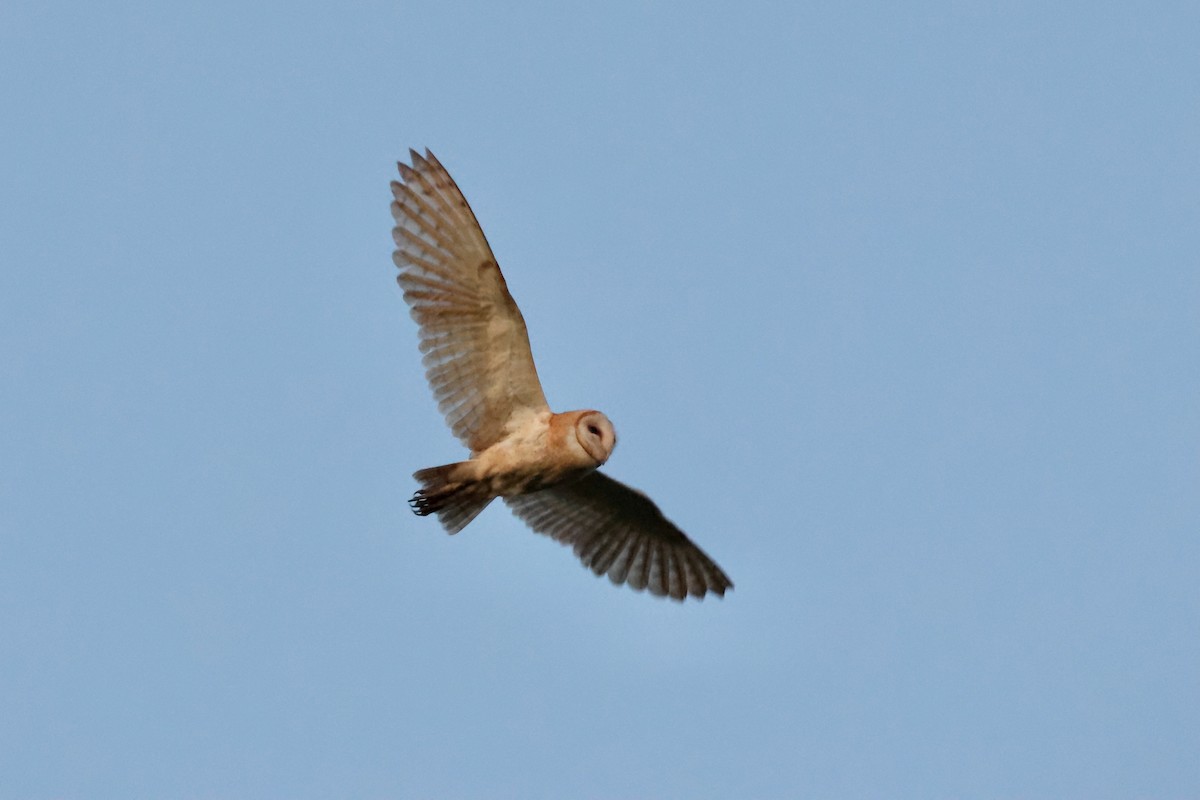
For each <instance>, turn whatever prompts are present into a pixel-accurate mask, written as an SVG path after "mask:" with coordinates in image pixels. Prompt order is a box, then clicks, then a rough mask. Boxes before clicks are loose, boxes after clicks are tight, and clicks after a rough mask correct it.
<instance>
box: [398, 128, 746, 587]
mask: <svg viewBox="0 0 1200 800" xmlns="http://www.w3.org/2000/svg"><path fill="white" fill-rule="evenodd" d="M410 154H411V156H412V159H411V160H412V166H409V165H407V164H404V163H400V164H399V165H398V166H399V169H400V177H401V180H400V181H393V182H392V196H393V198H394V200H393V202H392V216H393V217H394V218H395V220H396V227H395V228H394V229H393V230H392V235H393V237H394V238H395V240H396V251H395V253H394V256H393V260H394V261H395V262H396V266H397V267H399V269H400V274H399V276H398V277H397V281H398V282H399V284H400V288H401V289H403V291H404V299H405V301H406V302H407V303H408V305H409V308H410V311H411V313H412V317H413V319H414V320H416V322H417V325H418V326H419V327H420V347H421V351H422V352H423V353H424V354H425V356H424V359H423V363H424V365H425V368H426V371H425V376H426V378H427V379H428V381H429V386H430V388H432V389H433V395H434V398H435V399H436V400H437V403H438V408H439V409H440V410H441V412H442V413H443V414H444V415H445V418H446V423H447V424H448V425H449V426H450V430H451V431H453V433H454V435H455V436H457V437H458V438H459V439H460V440H461V441H462V442H463V444H465V445H466V446H467V447H468V448H470V450H471V456H470V458H469V459H468V460H466V461H460V462H458V463H456V464H446V465H444V466H440V467H430V468H428V469H422V470H418V471H417V472H416V473H415V474H414V475H413V477H414V478H415V479H416V480H417V481H418V482H419V483H420V484H421V488H420V489H418V490H417V492H416V494H415V495H413V498H412V500H410V501H409V504H410V505H411V507H412V510H413V511H414V512H415V513H416V514H418V515H420V516H426V515H429V514H437V516H438V520H439V522H441V524H442V527H444V528H445V529H446V531H447V532H449V533H457V532H459V531H460V530H462V529H463V527H465V526H466V525H467V523H469V522H470V521H471V520H473V519H474V518H475V517H476V516H477V515H478V514H479V513H480V512H481V511H483V509H484V508H485V507H487V505H488V504H489V503H490V502H491V501H492V500H494V499H495V498H497V497H500V498H503V500H504V502H505V503H506V504H507V505H508V506H509V508H511V509H512V511H513V513H515V514H516V515H517V516H518V517H519V518H520V519H521V520H523V521H524V522H525V523H526V524H527V525H528V526H529V527H531V528H532V529H533V530H534V531H536V532H538V533H541V534H545V535H547V536H550V537H552V538H554V539H556V540H558V541H559V542H561V543H562V544H564V545H569V546H571V547H572V548H573V549H574V551H575V554H576V555H577V556H578V557H579V558H580V559H581V560H582V561H583V563H584V565H585V566H587V567H589V568H591V570H592V571H593V572H595V573H596V574H597V575H605V574H607V575H608V577H609V579H610V580H611V581H612V582H613V583H614V584H618V585H619V584H622V583H627V584H628V585H629V586H631V587H633V588H634V589H636V590H638V591H641V590H643V589H649V590H650V592H651V593H652V594H655V595H659V596H664V595H668V596H670V597H672V598H673V599H675V600H683V599H684V598H685V597H687V596H688V595H691V596H693V597H696V598H700V599H703V598H704V596H705V594H706V593H707V592H712V593H713V594H717V595H721V596H724V594H725V591H726V590H727V589H732V588H733V584H732V583H731V582H730V580H729V578H728V577H726V575H725V573H724V572H722V571H721V568H720V567H718V566H717V565H716V564H715V563H714V562H713V561H712V559H710V558H709V557H708V556H707V555H705V554H704V552H703V551H702V550H701V549H700V548H699V547H697V546H696V545H695V544H693V543H692V541H691V540H690V539H688V537H687V536H686V535H685V534H684V533H683V531H681V530H679V528H677V527H675V525H674V524H672V523H671V522H670V521H669V520H668V519H667V518H666V517H664V516H663V514H662V512H661V511H659V509H658V506H656V505H655V504H654V502H653V501H652V500H650V498H649V497H647V496H646V495H644V494H642V493H641V492H639V491H637V490H636V489H633V488H631V487H629V486H626V485H625V484H623V483H620V482H618V481H615V480H613V479H612V478H609V477H608V476H606V475H604V474H603V473H601V472H600V471H599V470H598V469H597V468H598V467H600V466H601V465H602V464H604V462H606V461H607V460H608V458H609V456H611V455H612V452H613V448H614V447H615V446H616V444H617V434H616V432H615V431H614V430H613V426H612V423H611V422H610V421H609V419H608V417H606V416H604V414H601V413H600V412H599V411H592V410H584V411H568V412H566V413H562V414H555V413H553V412H552V411H551V410H550V407H549V406H548V405H547V403H546V396H545V395H544V394H543V393H542V385H541V382H540V381H539V380H538V374H537V370H536V369H535V368H534V365H533V354H532V352H531V351H530V348H529V334H528V333H527V332H526V330H525V320H524V318H523V317H522V316H521V311H520V310H519V309H518V308H517V304H516V302H514V301H513V298H512V295H510V294H509V293H508V287H507V286H506V284H505V282H504V276H503V275H501V274H500V267H499V266H498V265H497V264H496V258H495V256H493V255H492V251H491V248H490V247H489V246H488V243H487V239H485V238H484V235H483V230H482V229H481V228H480V227H479V223H478V222H477V221H476V219H475V214H474V213H473V212H472V211H471V208H470V206H469V205H467V200H466V198H465V197H463V194H462V192H461V191H460V190H459V188H458V186H457V185H456V184H455V183H454V180H453V179H452V178H451V177H450V174H449V173H448V172H446V170H445V168H444V167H443V166H442V165H441V164H440V163H439V162H438V160H437V158H435V157H434V155H433V153H431V152H429V151H428V150H426V151H425V155H424V156H421V155H420V154H418V153H417V152H416V151H415V150H413V151H410Z"/></svg>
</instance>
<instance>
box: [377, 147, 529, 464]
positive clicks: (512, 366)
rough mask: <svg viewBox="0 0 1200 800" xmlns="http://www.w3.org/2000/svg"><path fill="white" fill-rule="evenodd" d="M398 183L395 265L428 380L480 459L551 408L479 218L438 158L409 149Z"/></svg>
mask: <svg viewBox="0 0 1200 800" xmlns="http://www.w3.org/2000/svg"><path fill="white" fill-rule="evenodd" d="M409 152H410V155H411V156H412V166H411V167H410V166H408V165H407V164H399V165H398V166H399V168H400V177H401V179H402V180H401V181H393V182H392V196H393V197H394V198H395V200H394V202H393V203H392V217H393V218H394V219H395V220H396V227H395V228H393V229H392V236H393V238H394V239H395V240H396V251H395V253H394V254H393V260H394V261H395V262H396V266H397V267H399V268H400V275H399V276H398V277H397V278H396V280H397V282H398V283H399V284H400V288H401V289H403V290H404V299H405V301H406V302H407V303H408V305H409V307H410V309H411V313H412V317H413V319H414V320H416V322H417V324H418V325H419V326H420V329H421V333H420V338H421V345H420V346H421V352H423V353H424V354H425V356H424V358H423V359H422V363H423V364H424V365H425V377H426V378H427V379H428V380H429V386H430V388H431V389H432V390H433V395H434V399H436V400H437V404H438V409H439V410H440V411H441V412H442V413H443V414H444V415H445V417H446V423H447V424H448V425H449V426H450V429H451V430H452V431H453V432H454V435H455V436H457V437H458V438H459V439H460V440H462V442H463V443H464V444H465V445H467V447H469V448H471V450H472V451H473V452H479V451H481V450H484V449H486V448H487V447H488V446H490V445H492V444H495V443H496V442H498V441H500V440H501V439H502V438H504V436H505V434H506V433H507V432H509V431H511V430H512V429H513V428H514V427H516V426H518V425H519V424H520V420H521V419H523V418H524V417H525V416H527V415H528V414H533V413H537V412H539V411H548V410H549V407H548V406H547V404H546V396H545V395H544V394H543V393H542V385H541V382H540V381H539V380H538V376H537V369H536V368H535V367H534V364H533V354H532V352H531V351H530V349H529V334H528V333H527V332H526V330H525V320H524V318H523V317H522V316H521V311H520V309H518V308H517V304H516V303H515V302H514V301H513V299H512V295H510V294H509V293H508V287H507V285H506V284H505V282H504V276H503V275H501V274H500V267H499V266H498V265H497V264H496V258H495V256H493V255H492V250H491V248H490V247H489V246H488V243H487V239H486V238H484V235H483V230H482V228H480V227H479V222H478V221H476V219H475V214H474V213H473V212H472V211H471V207H470V206H469V205H468V204H467V200H466V198H465V197H463V194H462V192H461V191H459V188H458V186H457V185H456V184H455V183H454V179H453V178H451V177H450V174H449V173H448V172H446V169H445V168H444V167H443V166H442V165H441V164H440V163H439V162H438V160H437V158H435V157H434V155H433V153H431V152H430V151H429V150H426V151H425V155H424V157H422V156H421V155H419V154H418V153H417V152H416V151H415V150H411V151H409Z"/></svg>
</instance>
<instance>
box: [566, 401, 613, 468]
mask: <svg viewBox="0 0 1200 800" xmlns="http://www.w3.org/2000/svg"><path fill="white" fill-rule="evenodd" d="M575 438H576V439H577V440H578V441H579V445H580V446H581V447H582V448H583V449H584V451H585V452H586V453H587V454H588V455H589V456H591V457H592V458H593V459H594V460H595V461H596V466H600V465H601V464H603V463H604V462H605V461H608V457H609V456H611V455H612V451H613V449H614V448H615V447H616V446H617V432H616V431H615V430H613V425H612V423H611V422H609V421H608V417H606V416H604V415H603V414H601V413H600V412H599V411H584V412H583V413H581V414H580V415H579V419H577V420H576V421H575Z"/></svg>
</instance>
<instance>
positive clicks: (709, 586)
mask: <svg viewBox="0 0 1200 800" xmlns="http://www.w3.org/2000/svg"><path fill="white" fill-rule="evenodd" d="M504 502H505V503H507V504H508V506H509V507H510V508H511V509H512V510H513V513H514V514H516V515H517V516H518V517H519V518H520V519H521V520H522V521H524V522H525V523H526V524H527V525H529V527H531V528H532V529H533V530H535V531H537V532H538V533H541V534H544V535H546V536H550V537H551V538H553V539H555V540H557V541H558V542H561V543H562V544H565V545H569V546H571V547H572V548H573V549H574V551H575V555H577V556H578V557H579V559H580V561H582V562H583V564H584V566H586V567H588V568H589V569H591V570H592V571H593V572H595V573H596V574H597V575H608V577H609V579H610V580H611V581H612V582H613V583H616V584H621V583H628V584H629V585H630V586H631V587H632V588H634V589H637V590H638V591H641V590H642V589H649V590H650V592H651V593H652V594H655V595H659V596H669V597H671V598H673V599H675V600H683V599H684V597H686V596H687V595H689V594H690V595H692V596H693V597H696V598H703V597H704V596H705V595H706V594H707V593H709V592H712V593H713V594H717V595H724V594H725V592H726V591H727V590H729V589H732V588H733V583H732V582H731V581H730V580H729V578H728V576H726V575H725V573H724V572H722V571H721V568H720V567H718V566H717V565H716V563H715V562H713V560H712V559H711V558H709V557H708V556H707V555H705V553H704V551H703V550H701V549H700V548H699V547H697V546H696V545H695V544H694V543H693V542H692V540H691V539H689V538H688V537H687V535H686V534H684V532H683V531H681V530H679V528H677V527H675V525H674V524H673V523H672V522H671V521H670V520H668V519H667V518H666V517H664V516H663V514H662V512H661V511H660V510H659V509H658V506H656V505H655V504H654V501H652V500H651V499H650V498H649V497H646V495H644V494H642V493H641V492H639V491H637V490H636V489H633V488H631V487H629V486H626V485H625V484H623V483H620V482H619V481H615V480H613V479H612V478H609V477H608V476H607V475H604V474H603V473H600V472H593V473H591V474H590V475H588V476H587V477H586V478H583V479H582V480H579V481H576V482H574V483H570V484H566V485H560V486H553V487H551V488H549V489H542V490H541V491H537V492H531V493H529V494H522V495H516V496H514V497H506V498H504Z"/></svg>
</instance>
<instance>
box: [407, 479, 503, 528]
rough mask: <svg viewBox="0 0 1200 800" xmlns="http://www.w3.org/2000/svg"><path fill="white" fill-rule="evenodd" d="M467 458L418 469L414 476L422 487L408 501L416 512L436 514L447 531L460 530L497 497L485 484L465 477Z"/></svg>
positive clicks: (419, 514) (418, 513) (423, 515)
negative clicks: (461, 460) (455, 462)
mask: <svg viewBox="0 0 1200 800" xmlns="http://www.w3.org/2000/svg"><path fill="white" fill-rule="evenodd" d="M466 463H467V462H465V461H463V462H459V463H457V464H446V465H444V466H441V467H429V468H428V469H419V470H417V471H416V472H414V473H413V477H414V478H416V479H417V480H418V481H420V482H421V488H420V489H418V490H417V493H416V494H414V495H413V496H412V499H411V500H409V501H408V505H409V507H410V508H412V511H413V513H414V514H416V515H417V516H420V517H426V516H429V515H430V514H437V516H438V522H440V523H442V527H443V528H445V529H446V533H458V532H459V531H461V530H462V529H463V528H465V527H466V526H467V523H468V522H470V521H471V520H473V519H475V517H477V516H479V512H481V511H483V510H484V509H485V508H487V506H488V503H490V502H492V500H494V499H495V498H494V497H493V496H492V495H491V494H490V493H489V492H488V491H487V488H486V487H485V486H483V485H482V484H480V483H478V482H476V481H474V480H471V479H470V478H468V477H466V475H464V473H465V472H466V470H465V469H462V467H465V466H466Z"/></svg>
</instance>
